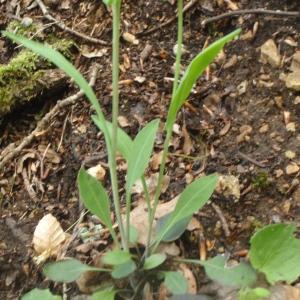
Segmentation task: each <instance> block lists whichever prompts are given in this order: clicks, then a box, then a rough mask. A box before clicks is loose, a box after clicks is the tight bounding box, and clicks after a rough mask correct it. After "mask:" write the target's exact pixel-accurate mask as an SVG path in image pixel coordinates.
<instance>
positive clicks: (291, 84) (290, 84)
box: [285, 70, 300, 92]
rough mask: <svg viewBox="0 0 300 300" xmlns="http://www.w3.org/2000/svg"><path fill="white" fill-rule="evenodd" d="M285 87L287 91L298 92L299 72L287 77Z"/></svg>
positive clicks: (299, 89) (299, 83)
mask: <svg viewBox="0 0 300 300" xmlns="http://www.w3.org/2000/svg"><path fill="white" fill-rule="evenodd" d="M285 85H286V87H287V88H288V89H291V90H294V91H297V92H299V91H300V70H299V71H296V72H292V73H290V74H288V75H287V77H286V79H285Z"/></svg>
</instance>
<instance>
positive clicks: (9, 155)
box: [0, 64, 99, 170]
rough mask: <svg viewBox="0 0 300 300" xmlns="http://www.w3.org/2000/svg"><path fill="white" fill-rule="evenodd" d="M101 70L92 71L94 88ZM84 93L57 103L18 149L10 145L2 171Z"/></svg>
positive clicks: (96, 67)
mask: <svg viewBox="0 0 300 300" xmlns="http://www.w3.org/2000/svg"><path fill="white" fill-rule="evenodd" d="M98 70H99V65H97V64H96V65H94V66H93V69H92V71H91V79H90V82H89V84H90V85H91V86H93V85H94V84H95V82H96V78H97V73H98ZM83 95H84V93H83V92H82V91H79V92H78V93H76V94H75V95H72V96H70V97H67V98H66V99H63V100H60V101H58V102H57V103H56V105H55V106H54V107H53V108H52V110H51V111H49V112H48V113H47V114H46V115H45V116H44V117H43V118H42V119H41V120H40V121H39V123H38V124H37V126H36V128H35V129H34V130H33V131H32V132H31V133H30V134H29V135H28V136H26V137H25V138H24V139H23V141H22V142H21V144H20V145H19V146H17V147H11V145H8V146H7V148H5V149H4V150H3V151H2V153H3V155H1V156H0V170H1V169H3V167H4V166H5V164H6V163H7V162H9V161H11V160H12V159H14V158H15V157H16V156H17V155H18V154H20V153H21V151H22V150H23V149H24V148H25V147H27V146H28V145H29V144H30V143H31V142H32V141H33V139H34V138H35V137H36V136H39V135H40V133H41V132H42V131H43V130H44V129H45V128H47V125H48V124H49V123H50V120H51V119H52V118H53V117H54V116H55V115H56V114H57V113H58V112H59V111H61V110H62V109H63V108H64V107H66V106H69V105H72V104H74V103H75V102H76V101H77V100H78V99H79V98H80V97H82V96H83Z"/></svg>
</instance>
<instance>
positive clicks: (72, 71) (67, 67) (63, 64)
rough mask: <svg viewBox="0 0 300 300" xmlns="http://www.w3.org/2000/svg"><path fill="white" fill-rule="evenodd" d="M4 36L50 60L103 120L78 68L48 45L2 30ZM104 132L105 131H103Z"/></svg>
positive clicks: (93, 96)
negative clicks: (74, 84) (64, 73)
mask: <svg viewBox="0 0 300 300" xmlns="http://www.w3.org/2000/svg"><path fill="white" fill-rule="evenodd" d="M2 33H3V35H4V36H7V37H9V38H10V39H11V40H13V41H14V42H16V43H19V44H23V46H25V47H26V48H29V49H30V50H31V51H33V52H35V53H37V54H39V55H41V56H43V57H44V58H46V59H48V60H49V61H51V62H52V63H53V64H54V65H56V66H57V67H58V68H60V69H61V70H63V71H64V72H66V74H68V75H69V76H70V77H72V78H73V80H74V81H75V82H76V83H77V84H78V86H79V87H80V88H81V89H82V90H83V92H84V93H85V95H86V96H87V98H88V99H89V100H90V102H91V104H92V105H93V107H94V109H95V110H96V112H97V114H98V115H99V116H101V122H102V123H103V122H104V116H103V114H102V111H101V108H100V105H99V102H98V100H97V97H96V95H95V93H94V91H93V89H92V88H91V87H90V86H89V84H88V82H87V81H86V80H85V79H84V77H83V76H82V75H81V74H80V72H79V71H78V70H76V68H75V67H74V66H73V65H72V64H71V63H70V62H69V61H68V60H67V59H66V58H65V57H64V56H63V55H62V54H61V53H59V52H58V51H56V50H54V49H52V48H51V47H49V46H46V45H43V44H41V43H37V42H34V41H32V40H29V39H26V38H24V37H22V36H19V35H16V34H13V33H11V32H7V31H3V32H2ZM104 134H105V132H104Z"/></svg>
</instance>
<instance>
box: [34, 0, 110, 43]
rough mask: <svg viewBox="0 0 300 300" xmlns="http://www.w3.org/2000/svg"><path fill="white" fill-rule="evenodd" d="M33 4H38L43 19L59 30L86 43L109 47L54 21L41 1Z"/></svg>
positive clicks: (101, 41) (100, 41)
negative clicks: (52, 23)
mask: <svg viewBox="0 0 300 300" xmlns="http://www.w3.org/2000/svg"><path fill="white" fill-rule="evenodd" d="M35 2H36V3H37V4H38V6H39V7H40V9H41V11H42V13H43V15H44V17H45V18H46V19H47V20H49V21H51V22H55V23H54V25H56V26H57V27H59V28H60V29H62V30H64V31H66V32H69V33H71V34H73V35H75V36H77V37H79V38H81V39H83V40H86V41H88V42H91V43H94V44H99V45H102V46H108V45H109V43H108V42H105V41H103V40H99V39H96V38H93V37H91V36H88V35H85V34H83V33H81V32H78V31H76V30H73V29H71V28H70V27H68V26H66V25H65V24H64V22H63V21H58V20H56V19H55V18H54V17H53V16H52V15H51V14H50V13H49V11H48V9H47V7H46V6H45V4H44V3H43V1H42V0H35Z"/></svg>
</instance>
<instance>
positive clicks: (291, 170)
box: [285, 163, 300, 175]
mask: <svg viewBox="0 0 300 300" xmlns="http://www.w3.org/2000/svg"><path fill="white" fill-rule="evenodd" d="M299 170H300V167H299V166H298V165H297V164H296V163H291V164H289V165H287V167H286V169H285V172H286V174H287V175H292V174H295V173H298V172H299Z"/></svg>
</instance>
